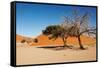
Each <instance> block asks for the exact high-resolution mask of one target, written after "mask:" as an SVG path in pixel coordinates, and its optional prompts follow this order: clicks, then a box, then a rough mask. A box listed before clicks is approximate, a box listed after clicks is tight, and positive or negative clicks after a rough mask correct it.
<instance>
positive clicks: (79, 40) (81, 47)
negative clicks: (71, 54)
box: [78, 35, 85, 50]
mask: <svg viewBox="0 0 100 68" xmlns="http://www.w3.org/2000/svg"><path fill="white" fill-rule="evenodd" d="M78 42H79V45H80V49H83V50H84V49H85V48H84V47H83V45H82V43H81V39H80V35H79V36H78Z"/></svg>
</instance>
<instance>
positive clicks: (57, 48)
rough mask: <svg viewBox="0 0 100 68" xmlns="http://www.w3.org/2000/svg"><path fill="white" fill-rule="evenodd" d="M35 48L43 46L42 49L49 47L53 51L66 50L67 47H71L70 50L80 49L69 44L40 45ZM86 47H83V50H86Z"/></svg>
mask: <svg viewBox="0 0 100 68" xmlns="http://www.w3.org/2000/svg"><path fill="white" fill-rule="evenodd" d="M37 48H44V49H50V50H55V51H59V50H67V49H72V50H82V49H80V48H79V47H74V46H72V45H70V46H40V47H37ZM86 49H88V48H85V49H84V50H86Z"/></svg>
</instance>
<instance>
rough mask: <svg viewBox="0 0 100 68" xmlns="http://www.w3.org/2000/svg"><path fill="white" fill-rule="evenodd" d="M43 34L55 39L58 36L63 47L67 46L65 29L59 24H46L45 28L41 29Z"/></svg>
mask: <svg viewBox="0 0 100 68" xmlns="http://www.w3.org/2000/svg"><path fill="white" fill-rule="evenodd" d="M42 33H43V34H44V35H47V36H48V37H49V39H54V40H56V39H57V38H58V37H60V38H61V39H62V40H63V43H64V45H63V47H65V46H67V44H66V42H67V41H66V39H67V37H68V36H67V30H66V29H64V28H62V27H61V26H60V25H50V26H47V27H46V29H45V30H43V31H42ZM67 47H68V46H67Z"/></svg>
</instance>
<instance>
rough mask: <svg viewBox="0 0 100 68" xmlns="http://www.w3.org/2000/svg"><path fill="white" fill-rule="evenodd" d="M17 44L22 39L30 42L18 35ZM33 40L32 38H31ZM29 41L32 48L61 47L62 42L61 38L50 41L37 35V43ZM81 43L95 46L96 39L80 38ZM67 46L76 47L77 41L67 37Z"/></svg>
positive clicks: (74, 38) (43, 36)
mask: <svg viewBox="0 0 100 68" xmlns="http://www.w3.org/2000/svg"><path fill="white" fill-rule="evenodd" d="M16 37H17V39H16V40H17V42H20V41H21V40H22V39H26V40H30V39H27V37H23V36H20V35H17V36H16ZM32 39H33V38H32ZM32 39H31V40H30V41H31V45H32V46H36V45H58V44H59V45H63V41H62V39H61V38H58V39H56V40H54V39H51V40H49V38H48V37H47V36H45V35H39V36H38V37H37V38H36V39H37V40H38V42H34V41H33V40H34V39H33V40H32ZM81 41H82V44H83V45H95V43H96V39H94V38H91V37H88V36H84V35H83V36H81ZM67 44H69V45H78V44H79V43H78V39H77V38H76V37H69V38H68V39H67Z"/></svg>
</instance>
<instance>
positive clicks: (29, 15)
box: [16, 3, 96, 37]
mask: <svg viewBox="0 0 100 68" xmlns="http://www.w3.org/2000/svg"><path fill="white" fill-rule="evenodd" d="M73 8H77V9H78V10H79V15H81V14H83V13H84V12H89V13H90V14H91V16H90V24H91V25H93V26H95V25H96V8H95V7H79V6H61V5H60V6H59V5H44V4H28V3H17V4H16V32H17V34H20V35H24V36H28V37H35V36H38V35H39V34H41V32H42V30H44V29H45V27H46V26H48V25H53V24H59V23H61V22H62V21H63V20H62V17H63V16H71V17H72V16H73V15H72V11H73Z"/></svg>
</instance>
